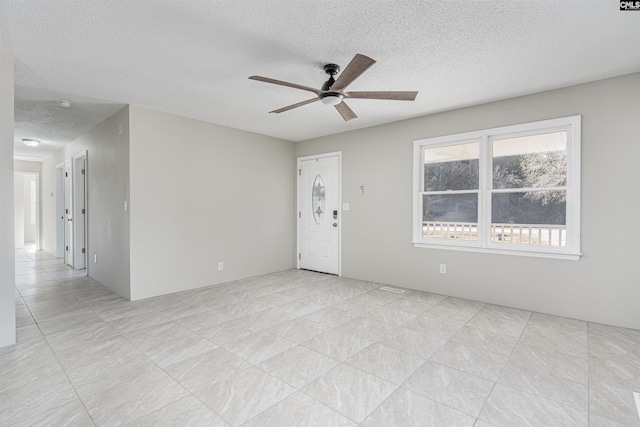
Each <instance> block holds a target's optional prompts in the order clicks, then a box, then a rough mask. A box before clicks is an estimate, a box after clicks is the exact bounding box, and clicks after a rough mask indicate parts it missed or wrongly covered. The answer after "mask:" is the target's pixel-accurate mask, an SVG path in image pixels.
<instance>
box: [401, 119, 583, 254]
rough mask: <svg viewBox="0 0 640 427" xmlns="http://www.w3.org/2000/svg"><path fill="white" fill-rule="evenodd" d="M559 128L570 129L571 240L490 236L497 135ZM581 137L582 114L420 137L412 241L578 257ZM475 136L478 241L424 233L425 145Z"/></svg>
mask: <svg viewBox="0 0 640 427" xmlns="http://www.w3.org/2000/svg"><path fill="white" fill-rule="evenodd" d="M558 131H566V132H567V184H566V192H567V202H566V209H567V211H566V246H564V247H557V246H532V245H522V244H514V243H511V244H508V246H506V245H505V244H503V243H496V242H491V199H492V194H494V191H493V190H494V189H493V188H492V187H493V152H492V143H493V141H494V140H501V139H505V138H516V137H521V136H526V135H535V134H542V133H548V132H558ZM580 139H581V116H580V115H577V116H569V117H561V118H557V119H550V120H542V121H536V122H530V123H522V124H516V125H510V126H502V127H498V128H491V129H483V130H478V131H472V132H465V133H459V134H452V135H444V136H438V137H433V138H425V139H419V140H415V141H414V142H413V197H412V198H413V240H412V243H413V246H414V247H418V248H431V249H446V250H462V251H472V252H483V253H493V254H502V255H519V256H529V257H543V258H556V259H568V260H579V259H580V256H581V255H582V254H581V253H580V146H581V141H580ZM471 142H478V143H479V144H480V156H479V174H480V176H479V189H478V225H477V228H478V239H477V241H470V240H441V239H432V238H425V237H424V236H423V230H422V228H423V214H422V210H423V203H422V197H423V194H424V193H429V192H426V191H424V151H425V149H430V148H437V147H444V146H452V145H459V144H467V143H471ZM550 188H551V187H550ZM496 190H498V189H496ZM498 192H500V191H498ZM453 193H454V192H452V194H453Z"/></svg>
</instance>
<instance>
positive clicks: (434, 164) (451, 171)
mask: <svg viewBox="0 0 640 427" xmlns="http://www.w3.org/2000/svg"><path fill="white" fill-rule="evenodd" d="M479 147H480V144H478V143H471V144H458V145H450V146H447V147H438V148H429V149H425V150H424V191H446V190H477V189H478V182H479V179H478V176H479V174H478V164H479V160H478V159H479V153H480V148H479Z"/></svg>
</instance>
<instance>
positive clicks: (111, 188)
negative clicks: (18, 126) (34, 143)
mask: <svg viewBox="0 0 640 427" xmlns="http://www.w3.org/2000/svg"><path fill="white" fill-rule="evenodd" d="M121 125H122V126H121ZM121 129H122V131H121ZM84 150H86V151H87V167H86V176H87V203H86V205H87V224H88V225H87V229H88V234H87V254H88V256H87V269H88V274H89V276H91V277H93V278H94V279H96V280H98V281H99V282H101V283H102V284H104V285H105V286H108V287H109V288H111V289H113V290H114V291H115V292H117V293H119V294H120V295H122V296H124V297H126V298H128V297H129V285H130V283H129V282H130V281H129V214H128V212H125V211H124V207H123V205H124V201H125V200H128V199H129V109H128V108H124V109H123V110H121V111H119V112H118V113H116V114H115V115H113V116H112V117H110V118H109V119H107V120H105V121H104V122H102V123H100V124H99V125H97V126H96V127H94V128H93V129H91V130H90V131H89V132H87V133H86V134H84V135H83V136H81V137H80V138H78V139H77V140H75V141H74V142H72V143H71V144H69V145H67V146H66V147H64V148H63V149H61V150H59V151H57V152H55V153H54V154H52V155H51V156H49V157H47V158H46V159H45V160H44V161H43V162H42V191H41V193H42V194H43V195H44V196H43V198H42V199H43V200H42V219H43V221H42V223H43V249H44V250H45V251H46V252H49V253H50V254H53V255H55V253H56V197H58V196H63V195H58V194H56V193H57V191H56V179H55V177H56V172H55V167H56V165H58V164H59V163H61V162H64V161H65V160H66V159H69V158H71V157H73V156H74V155H76V154H79V153H80V152H82V151H84ZM94 254H96V255H97V261H98V262H97V263H94V262H93V258H94Z"/></svg>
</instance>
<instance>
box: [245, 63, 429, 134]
mask: <svg viewBox="0 0 640 427" xmlns="http://www.w3.org/2000/svg"><path fill="white" fill-rule="evenodd" d="M375 63H376V61H375V60H373V59H371V58H369V57H367V56H364V55H361V54H359V53H358V54H356V56H354V57H353V59H352V60H351V62H349V65H347V68H345V69H344V71H342V73H341V74H340V76H338V78H337V79H334V76H335V75H336V74H338V72H339V71H340V67H339V66H338V65H336V64H326V65H325V66H324V71H325V72H326V73H327V74H328V75H329V80H327V81H326V82H325V83H324V84H323V85H322V88H321V89H315V88H312V87H309V86H303V85H299V84H296V83H289V82H284V81H282V80H276V79H270V78H268V77H261V76H251V77H249V78H250V79H251V80H257V81H260V82H265V83H272V84H276V85H280V86H287V87H292V88H294V89H302V90H306V91H308V92H313V93H315V94H316V97H315V98H311V99H307V100H306V101H302V102H298V103H297V104H293V105H289V106H287V107H283V108H279V109H277V110H273V111H270V112H271V113H283V112H285V111H289V110H292V109H294V108H298V107H302V106H303V105H307V104H311V103H312V102H316V101H320V100H321V101H322V102H323V103H324V104H327V105H333V106H334V107H336V110H338V112H339V113H340V115H341V116H342V118H343V119H344V120H345V121H349V120H351V119H355V118H357V117H358V116H357V115H356V113H354V112H353V110H352V109H351V108H349V106H348V105H347V104H345V103H344V100H345V99H388V100H393V101H413V100H415V99H416V96H417V95H418V92H406V91H405V92H401V91H367V92H345V91H344V90H345V89H346V88H347V86H349V85H350V84H351V83H353V81H354V80H355V79H357V78H358V77H360V76H361V75H362V74H363V73H364V72H365V71H367V70H368V69H369V67H371V66H372V65H373V64H375Z"/></svg>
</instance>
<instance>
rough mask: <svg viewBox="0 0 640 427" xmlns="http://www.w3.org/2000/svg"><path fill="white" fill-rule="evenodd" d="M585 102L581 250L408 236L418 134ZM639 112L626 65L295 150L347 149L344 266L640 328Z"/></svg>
mask: <svg viewBox="0 0 640 427" xmlns="http://www.w3.org/2000/svg"><path fill="white" fill-rule="evenodd" d="M419 96H428V93H422V94H420V95H419ZM385 107H386V108H390V109H392V108H393V102H389V103H387V104H385V106H381V108H385ZM578 114H580V115H582V169H581V172H582V195H581V197H582V208H581V215H582V216H581V221H582V224H581V228H582V233H581V236H582V242H581V243H582V248H581V249H582V253H583V254H584V256H583V257H582V258H581V259H580V260H579V261H565V260H553V259H541V258H529V257H518V256H504V255H492V254H479V253H471V252H459V251H446V250H437V249H423V248H414V247H413V246H412V244H411V238H412V144H413V141H414V140H416V139H422V138H428V137H434V136H440V135H448V134H455V133H461V132H467V131H474V130H480V129H486V128H493V127H499V126H506V125H511V124H517V123H525V122H532V121H537V120H544V119H551V118H557V117H565V116H571V115H578ZM639 117H640V74H631V75H627V76H622V77H619V78H613V79H607V80H602V81H598V82H593V83H588V84H583V85H578V86H573V87H569V88H565V89H560V90H554V91H549V92H543V93H539V94H535V95H529V96H523V97H519V98H514V99H509V100H504V101H499V102H494V103H490V104H485V105H480V106H475V107H469V108H464V109H460V110H455V111H450V112H444V113H441V114H434V115H430V116H426V117H420V118H416V119H412V120H407V121H403V122H397V123H393V124H389V125H383V126H378V127H373V128H369V129H363V130H358V131H353V132H347V133H343V134H339V135H334V136H330V137H325V138H318V139H314V140H309V141H305V142H302V143H299V144H296V150H295V154H296V156H297V157H298V156H305V155H310V154H317V153H324V152H331V151H342V152H343V202H348V203H350V211H348V212H344V213H343V230H342V245H343V246H342V247H343V255H342V262H343V263H342V266H343V267H342V273H343V275H344V276H347V277H353V278H358V279H364V280H372V281H376V282H381V283H385V284H390V285H397V286H403V287H408V288H413V289H419V290H424V291H431V292H438V293H443V294H446V295H453V296H459V297H463V298H470V299H474V300H479V301H484V302H490V303H494V304H501V305H507V306H511V307H518V308H523V309H528V310H535V311H539V312H543V313H551V314H556V315H561V316H567V317H572V318H578V319H585V320H590V321H596V322H603V323H609V324H613V325H619V326H626V327H633V328H636V329H640V262H639V261H640V251H639V250H638V248H639V247H640V246H639V244H638V243H639V242H640V227H638V225H637V224H638V221H639V220H640V215H639V213H640V191H638V184H639V183H640V168H638V159H640V120H639V119H638V118H639ZM360 185H364V186H365V194H364V195H363V196H360V195H358V187H359V186H360ZM610 224H614V227H612V226H611V225H610ZM440 263H446V264H447V274H446V275H442V274H439V271H438V270H439V264H440Z"/></svg>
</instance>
